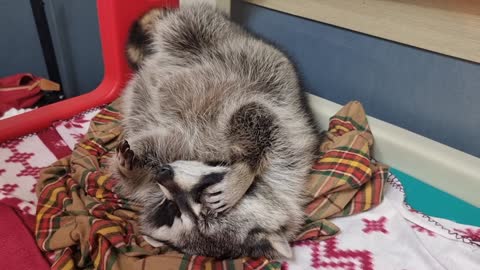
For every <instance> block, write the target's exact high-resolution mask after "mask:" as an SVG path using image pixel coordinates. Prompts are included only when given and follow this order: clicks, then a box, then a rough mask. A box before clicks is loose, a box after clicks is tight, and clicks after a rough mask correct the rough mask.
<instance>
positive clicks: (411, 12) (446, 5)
mask: <svg viewBox="0 0 480 270" xmlns="http://www.w3.org/2000/svg"><path fill="white" fill-rule="evenodd" d="M246 1H247V2H249V3H253V4H256V5H259V6H264V7H267V8H271V9H274V10H278V11H282V12H286V13H290V14H293V15H296V16H300V17H305V18H308V19H312V20H316V21H320V22H323V23H327V24H332V25H335V26H339V27H342V28H347V29H350V30H353V31H358V32H362V33H365V34H369V35H373V36H377V37H381V38H384V39H388V40H392V41H396V42H399V43H403V44H408V45H411V46H415V47H419V48H422V49H426V50H430V51H434V52H438V53H441V54H446V55H450V56H454V57H458V58H462V59H465V60H469V61H474V62H478V63H480V1H478V0H296V1H291V0H246Z"/></svg>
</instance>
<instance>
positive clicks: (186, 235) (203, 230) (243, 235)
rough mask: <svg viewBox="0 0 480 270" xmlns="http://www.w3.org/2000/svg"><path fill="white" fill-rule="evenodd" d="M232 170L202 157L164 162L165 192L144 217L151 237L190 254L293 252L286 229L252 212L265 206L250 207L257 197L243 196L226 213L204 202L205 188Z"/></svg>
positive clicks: (161, 179)
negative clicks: (273, 226)
mask: <svg viewBox="0 0 480 270" xmlns="http://www.w3.org/2000/svg"><path fill="white" fill-rule="evenodd" d="M228 171H229V167H226V166H211V165H207V164H204V163H202V162H197V161H175V162H173V163H171V164H169V165H165V166H163V167H162V168H161V169H160V170H159V173H158V177H157V178H158V179H157V182H158V187H159V189H160V190H161V191H162V193H163V194H164V196H163V194H162V195H159V196H157V197H155V196H149V198H150V199H149V201H148V202H147V203H146V204H145V208H144V212H143V214H142V217H141V227H142V232H143V233H144V235H145V236H147V237H146V239H147V241H148V242H149V243H150V244H152V245H153V246H158V245H160V244H167V245H169V246H170V247H172V248H174V249H177V250H179V251H181V252H184V253H187V254H190V255H203V256H208V257H215V258H237V257H241V256H250V257H262V256H265V257H267V258H270V259H278V258H286V257H291V255H292V251H291V248H290V246H289V244H288V241H287V237H286V236H285V232H284V230H285V228H279V230H276V231H271V230H268V229H265V226H262V222H264V221H262V220H258V219H257V218H255V217H254V216H253V215H252V211H257V212H259V211H262V210H259V209H256V210H255V209H250V208H255V207H256V206H255V205H258V202H257V201H256V199H255V198H253V196H250V198H244V199H242V200H241V201H240V202H239V203H238V204H237V206H236V207H234V208H233V209H231V210H230V211H229V212H228V213H226V214H218V215H217V214H215V213H213V212H211V211H209V209H206V208H205V207H203V204H202V193H203V191H204V190H205V189H206V188H207V187H209V186H211V185H213V184H216V183H218V182H220V181H222V180H223V177H224V176H225V174H226V173H228ZM153 193H158V190H157V191H153V190H152V194H153ZM267 216H268V215H267ZM265 219H267V217H265ZM266 227H268V226H266Z"/></svg>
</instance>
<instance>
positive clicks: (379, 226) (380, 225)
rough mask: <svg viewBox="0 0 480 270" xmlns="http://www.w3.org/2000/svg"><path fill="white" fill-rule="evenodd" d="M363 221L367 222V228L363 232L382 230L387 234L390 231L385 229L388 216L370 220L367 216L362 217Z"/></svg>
mask: <svg viewBox="0 0 480 270" xmlns="http://www.w3.org/2000/svg"><path fill="white" fill-rule="evenodd" d="M362 221H363V222H364V223H365V228H363V230H362V231H363V232H365V233H371V232H382V233H384V234H387V233H388V231H387V229H385V222H386V221H387V218H386V217H381V218H380V219H379V220H369V219H366V218H362Z"/></svg>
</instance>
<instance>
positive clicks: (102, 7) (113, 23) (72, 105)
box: [0, 0, 179, 142]
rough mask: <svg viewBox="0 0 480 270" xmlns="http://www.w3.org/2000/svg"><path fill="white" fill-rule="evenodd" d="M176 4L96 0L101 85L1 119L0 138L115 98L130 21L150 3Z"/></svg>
mask: <svg viewBox="0 0 480 270" xmlns="http://www.w3.org/2000/svg"><path fill="white" fill-rule="evenodd" d="M178 5H179V0H135V1H133V0H130V1H127V0H98V1H97V8H98V20H99V26H100V39H101V42H102V54H103V63H104V77H103V80H102V82H101V83H100V85H99V86H98V87H97V88H96V89H95V90H93V91H91V92H89V93H87V94H84V95H81V96H78V97H74V98H71V99H67V100H64V101H61V102H58V103H55V104H51V105H48V106H45V107H42V108H39V109H36V110H34V111H31V112H27V113H24V114H21V115H18V116H14V117H11V118H7V119H4V120H0V142H1V141H5V140H9V139H13V138H16V137H20V136H23V135H26V134H30V133H33V132H36V131H39V130H41V129H45V128H48V127H49V126H50V125H51V124H52V123H53V122H55V121H58V120H64V119H68V118H71V117H73V116H74V115H76V114H78V113H80V112H82V111H85V110H88V109H90V108H93V107H97V106H101V105H104V104H106V103H109V102H111V101H113V100H114V99H115V98H117V97H118V96H119V94H120V93H121V91H122V90H123V86H124V85H125V82H126V81H127V79H128V76H129V74H130V69H129V68H128V66H127V62H126V59H125V44H126V41H127V36H128V30H129V28H130V25H131V24H132V22H133V21H134V20H135V19H137V18H138V17H139V16H140V15H142V14H143V13H145V12H146V11H147V10H149V9H151V8H153V7H178Z"/></svg>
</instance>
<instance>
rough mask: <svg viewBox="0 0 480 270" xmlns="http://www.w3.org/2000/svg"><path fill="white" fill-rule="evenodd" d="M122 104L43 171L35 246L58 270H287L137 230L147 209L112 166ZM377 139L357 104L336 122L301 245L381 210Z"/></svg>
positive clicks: (317, 172)
mask: <svg viewBox="0 0 480 270" xmlns="http://www.w3.org/2000/svg"><path fill="white" fill-rule="evenodd" d="M117 108H118V101H116V102H114V103H112V104H111V105H110V106H107V107H106V108H105V109H103V110H102V111H101V112H100V113H99V114H98V115H96V116H95V117H94V118H93V119H92V121H91V124H90V128H89V131H88V133H87V134H86V135H85V137H84V138H83V139H82V140H81V141H80V142H79V143H78V144H76V145H75V148H74V150H73V152H72V154H71V155H70V156H67V157H65V158H62V159H60V160H58V161H57V162H55V163H54V164H52V165H51V166H49V167H47V168H45V169H44V170H42V172H41V175H40V180H39V183H38V184H37V196H38V205H37V218H36V222H37V223H36V228H35V233H36V240H37V244H38V245H39V247H40V248H41V249H42V250H43V251H45V252H51V251H53V252H55V254H56V257H55V261H54V263H53V265H52V269H72V268H95V269H132V270H134V269H175V270H176V269H280V268H281V262H276V261H268V260H267V259H265V258H257V259H253V258H241V259H236V260H225V261H217V260H215V259H213V258H207V257H202V256H188V255H184V254H180V253H178V252H175V251H171V250H168V248H154V247H152V246H150V245H149V244H148V243H147V242H146V241H145V240H144V238H143V237H142V236H141V234H140V233H139V230H138V215H137V213H138V211H139V210H140V209H141V206H139V205H135V204H133V203H132V202H129V201H128V200H126V199H125V198H121V197H120V196H118V195H117V194H115V193H114V192H113V191H112V190H113V187H114V186H115V184H116V182H117V180H116V179H114V178H113V177H111V173H110V172H108V169H107V159H108V157H109V156H111V155H112V154H113V151H114V149H115V147H116V146H117V144H118V143H119V142H120V140H121V139H122V130H121V127H120V125H119V120H120V119H121V114H120V112H119V111H118V109H117ZM372 144H373V136H372V134H371V132H370V129H369V126H368V122H367V119H366V115H365V112H364V110H363V108H362V106H361V104H360V103H358V102H351V103H349V104H347V105H346V106H345V107H344V108H343V109H342V110H341V111H339V112H338V113H337V114H336V115H335V116H333V117H332V118H331V119H330V126H329V131H328V132H326V134H325V136H324V141H323V143H322V145H321V150H322V153H323V155H322V157H321V158H320V159H319V160H318V161H317V162H316V163H315V164H314V165H313V168H312V173H311V176H310V178H309V180H308V185H307V188H308V191H309V194H310V197H311V202H310V203H309V204H308V206H307V207H306V209H305V213H306V223H305V226H304V227H303V230H302V231H301V232H300V233H299V235H298V237H297V240H299V241H300V240H306V239H314V240H315V239H319V240H322V239H327V238H329V237H332V236H334V235H336V234H337V233H338V232H339V228H338V227H337V226H335V225H334V224H333V223H331V222H330V221H328V220H327V218H330V217H334V216H347V215H352V214H355V213H359V212H362V211H365V210H368V209H370V208H372V207H374V206H376V205H378V204H379V203H380V202H381V200H382V196H383V184H384V180H385V179H386V177H387V174H388V169H387V168H386V167H385V166H383V165H381V164H377V163H374V162H372V159H371V154H370V152H371V151H370V150H371V147H372Z"/></svg>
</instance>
